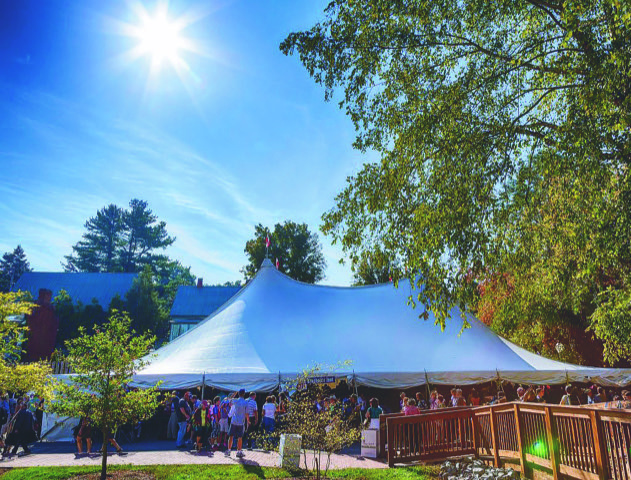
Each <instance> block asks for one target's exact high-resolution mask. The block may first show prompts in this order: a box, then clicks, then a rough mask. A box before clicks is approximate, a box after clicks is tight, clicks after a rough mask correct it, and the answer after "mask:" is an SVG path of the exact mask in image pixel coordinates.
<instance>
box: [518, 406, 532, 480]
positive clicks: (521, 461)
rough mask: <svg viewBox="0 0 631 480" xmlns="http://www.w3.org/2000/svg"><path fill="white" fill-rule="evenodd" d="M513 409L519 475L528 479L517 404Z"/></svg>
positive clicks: (528, 473)
mask: <svg viewBox="0 0 631 480" xmlns="http://www.w3.org/2000/svg"><path fill="white" fill-rule="evenodd" d="M514 407H515V431H516V432H517V448H519V464H520V465H521V474H522V475H523V476H524V478H530V476H531V474H530V471H529V469H528V462H527V461H526V451H525V450H524V433H523V431H524V422H523V421H522V417H521V412H520V411H519V404H518V403H516V404H515V405H514Z"/></svg>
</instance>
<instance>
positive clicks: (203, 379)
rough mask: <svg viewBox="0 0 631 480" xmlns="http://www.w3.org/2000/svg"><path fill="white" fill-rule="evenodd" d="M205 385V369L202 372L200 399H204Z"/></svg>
mask: <svg viewBox="0 0 631 480" xmlns="http://www.w3.org/2000/svg"><path fill="white" fill-rule="evenodd" d="M205 387H206V370H204V373H203V374H202V400H204V389H205Z"/></svg>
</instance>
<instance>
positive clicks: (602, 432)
mask: <svg viewBox="0 0 631 480" xmlns="http://www.w3.org/2000/svg"><path fill="white" fill-rule="evenodd" d="M384 420H385V424H386V430H387V454H388V464H389V465H391V466H392V465H394V464H396V463H409V462H413V461H419V460H436V459H441V458H448V457H452V456H457V455H468V454H473V455H475V456H477V457H479V458H481V459H483V460H486V461H489V462H492V463H493V464H494V465H496V466H504V465H511V466H513V467H514V468H517V469H519V470H521V472H522V475H523V476H525V477H527V478H532V477H533V473H534V471H535V470H537V471H541V472H547V473H549V474H550V475H551V476H552V477H553V478H554V479H555V480H556V479H558V478H560V477H570V478H578V479H587V480H597V479H598V480H601V479H602V480H604V479H606V478H612V479H615V480H631V411H621V410H618V411H616V410H597V409H586V408H581V407H565V406H555V405H545V404H530V403H505V404H500V405H495V406H492V407H489V406H486V407H477V408H469V409H445V410H439V411H436V410H434V411H431V412H424V413H422V414H420V415H413V416H407V417H405V416H401V415H389V416H386V417H385V419H384ZM384 447H385V445H384ZM382 451H383V450H382Z"/></svg>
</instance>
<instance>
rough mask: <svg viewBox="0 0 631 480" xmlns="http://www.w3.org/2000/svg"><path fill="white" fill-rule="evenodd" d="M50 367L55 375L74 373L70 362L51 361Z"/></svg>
mask: <svg viewBox="0 0 631 480" xmlns="http://www.w3.org/2000/svg"><path fill="white" fill-rule="evenodd" d="M50 368H51V370H52V373H53V375H64V374H68V373H72V369H71V368H70V364H69V363H68V362H50Z"/></svg>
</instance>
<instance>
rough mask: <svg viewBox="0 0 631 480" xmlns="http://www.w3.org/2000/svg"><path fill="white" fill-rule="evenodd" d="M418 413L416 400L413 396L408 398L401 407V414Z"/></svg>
mask: <svg viewBox="0 0 631 480" xmlns="http://www.w3.org/2000/svg"><path fill="white" fill-rule="evenodd" d="M418 414H419V410H418V407H417V406H416V400H415V399H413V398H410V399H409V400H408V404H407V405H406V406H405V407H403V415H418Z"/></svg>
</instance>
